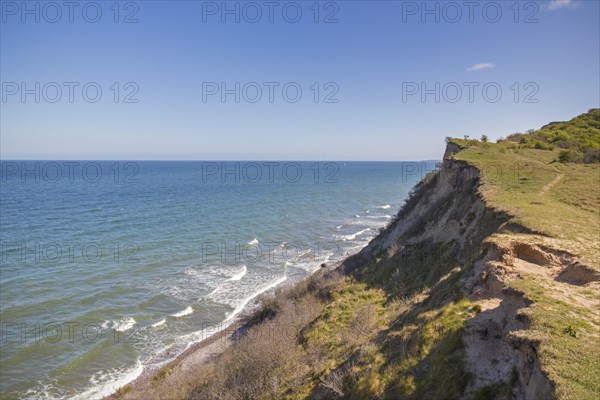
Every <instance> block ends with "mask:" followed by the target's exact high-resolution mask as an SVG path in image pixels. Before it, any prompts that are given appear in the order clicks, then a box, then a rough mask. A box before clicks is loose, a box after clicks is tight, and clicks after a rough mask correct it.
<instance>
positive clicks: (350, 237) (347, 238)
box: [340, 228, 371, 241]
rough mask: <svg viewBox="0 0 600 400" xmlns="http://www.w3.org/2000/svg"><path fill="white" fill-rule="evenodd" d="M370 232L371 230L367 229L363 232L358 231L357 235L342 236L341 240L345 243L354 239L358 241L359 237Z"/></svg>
mask: <svg viewBox="0 0 600 400" xmlns="http://www.w3.org/2000/svg"><path fill="white" fill-rule="evenodd" d="M370 230H371V228H365V229H363V230H361V231H358V232H356V233H353V234H351V235H345V236H340V239H342V240H343V241H347V240H354V239H356V238H357V236H360V235H362V234H363V233H365V232H368V231H370Z"/></svg>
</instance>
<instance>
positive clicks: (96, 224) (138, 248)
mask: <svg viewBox="0 0 600 400" xmlns="http://www.w3.org/2000/svg"><path fill="white" fill-rule="evenodd" d="M434 168H435V162H419V163H415V162H410V163H402V162H377V163H375V162H334V163H328V162H283V161H282V162H232V161H228V162H200V161H190V162H167V161H164V162H163V161H140V162H125V161H118V162H115V161H98V162H90V161H78V162H72V161H71V162H67V161H27V162H21V161H3V162H2V170H1V190H0V250H1V257H2V258H1V265H0V324H1V325H0V328H1V329H0V333H1V338H0V346H1V352H0V369H1V371H0V397H1V398H18V399H20V398H24V399H26V398H32V399H40V398H42V399H51V398H82V399H83V398H85V399H88V398H100V397H102V396H103V395H107V394H110V393H111V392H112V391H113V390H114V389H115V388H116V387H118V386H120V385H122V384H124V383H126V382H127V381H128V380H131V379H133V378H135V377H136V376H137V375H139V374H140V373H141V371H142V369H143V368H144V367H147V366H151V365H156V364H160V363H161V362H165V360H168V359H170V358H172V357H174V356H176V355H177V354H178V353H180V352H181V351H183V350H184V349H185V348H186V347H187V346H188V345H189V344H190V343H192V342H194V341H198V340H201V339H203V338H205V337H207V336H208V335H210V334H211V333H214V332H215V331H216V330H217V329H220V328H218V327H224V326H226V325H227V324H230V323H233V322H234V321H235V317H236V316H237V315H239V313H240V312H242V311H243V310H244V307H251V306H252V305H253V304H254V301H255V300H256V297H257V296H258V295H259V294H260V293H263V292H265V291H266V290H269V289H271V288H273V287H276V286H277V285H280V284H285V283H290V282H293V281H295V280H298V279H300V278H302V277H303V276H306V275H307V274H309V273H311V272H313V271H315V270H316V269H318V268H319V266H320V264H321V263H323V262H334V261H337V260H341V259H343V258H344V257H346V256H347V255H349V254H352V253H354V252H357V251H358V250H360V248H361V247H363V246H364V245H365V244H366V243H368V241H369V240H370V239H372V238H373V237H374V236H375V235H376V234H377V232H378V229H379V228H381V227H383V226H385V225H386V224H387V223H388V222H389V220H390V219H391V218H392V216H393V215H394V214H395V213H396V212H397V211H398V209H399V208H400V206H401V205H402V203H403V201H404V200H405V199H406V197H407V195H408V193H409V191H410V189H411V188H412V186H414V184H415V183H416V182H418V181H419V180H420V179H421V178H422V177H423V176H424V175H425V174H426V173H427V172H429V171H432V170H433V169H434ZM216 327H217V328H216Z"/></svg>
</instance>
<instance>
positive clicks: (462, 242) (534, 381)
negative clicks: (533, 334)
mask: <svg viewBox="0 0 600 400" xmlns="http://www.w3.org/2000/svg"><path fill="white" fill-rule="evenodd" d="M457 151H459V148H458V146H456V145H452V144H451V145H449V146H448V149H447V150H446V154H445V156H444V158H445V160H444V162H443V164H442V166H441V168H440V169H439V171H437V172H436V173H434V174H431V175H430V176H428V177H427V178H426V179H425V180H424V182H423V183H422V184H421V185H420V186H419V187H418V188H416V190H415V191H414V192H413V194H412V195H411V197H410V198H409V199H408V201H407V203H406V204H405V206H404V207H403V208H402V210H401V211H400V212H399V214H398V216H397V217H396V219H395V220H394V221H393V222H392V223H391V224H390V225H389V226H388V227H387V228H386V229H385V230H384V231H382V233H381V234H380V235H379V236H377V237H376V238H375V239H374V240H373V241H372V242H371V243H370V244H369V245H368V246H367V247H365V248H364V249H363V250H362V251H361V252H360V253H359V254H357V255H356V256H354V257H352V258H350V259H348V260H346V262H345V263H344V264H343V268H344V271H345V273H346V274H352V273H355V272H357V271H360V270H361V268H365V266H366V265H368V264H369V263H370V262H371V261H372V260H373V259H377V258H381V257H386V258H388V259H389V260H392V263H394V262H396V263H397V267H396V268H399V269H411V268H423V266H415V265H414V263H411V262H408V261H409V260H411V258H410V254H409V253H413V252H414V249H415V248H418V249H419V251H424V252H426V253H427V252H428V253H431V254H433V255H434V257H433V258H432V259H431V260H430V263H432V264H434V265H430V267H431V268H432V269H439V270H440V271H438V273H435V272H433V275H434V276H435V277H434V278H433V279H430V280H429V282H427V284H426V285H434V286H435V285H438V284H439V280H438V279H437V277H438V276H440V275H441V276H442V279H443V277H444V274H445V273H447V272H448V270H449V268H450V267H451V266H448V265H446V263H445V262H444V261H443V260H444V259H448V258H449V257H450V258H451V259H452V260H453V261H454V264H452V265H458V266H459V267H458V268H459V271H458V275H459V276H460V278H459V279H457V280H456V286H457V287H458V290H460V292H462V293H463V294H464V295H465V296H466V297H468V298H469V300H470V301H472V302H473V303H475V304H476V305H477V308H478V311H479V312H478V313H477V314H476V315H475V316H473V317H471V318H468V319H467V320H466V321H465V328H464V330H463V331H462V340H463V342H464V346H465V347H464V351H465V357H466V359H465V367H466V369H467V372H468V374H469V375H470V378H469V379H468V382H467V383H466V386H465V387H464V392H463V397H465V398H471V397H472V396H473V395H474V393H476V392H478V391H482V390H483V391H485V390H486V389H489V388H492V389H490V390H491V391H500V392H502V391H505V392H506V393H507V396H508V393H511V394H512V396H514V397H513V398H516V399H552V398H555V397H556V396H555V388H554V384H553V383H552V382H551V381H550V380H549V379H548V377H547V375H546V373H545V372H544V371H543V370H542V368H541V366H540V362H539V360H538V355H537V354H538V346H539V341H538V340H533V339H531V338H530V337H529V335H528V331H527V330H528V328H529V320H528V317H527V313H526V312H523V310H526V309H527V307H528V306H529V305H531V303H532V301H531V300H530V299H528V298H527V297H526V296H525V295H524V294H523V293H522V292H520V291H519V290H516V289H514V288H512V287H510V281H511V277H512V276H514V275H515V274H519V272H520V270H526V269H527V266H525V267H523V265H521V266H519V263H515V261H514V260H515V259H518V260H522V259H523V260H527V261H525V262H526V263H528V264H534V265H535V263H542V262H545V260H546V259H547V258H548V257H550V258H552V257H554V258H555V261H556V263H557V264H561V265H563V266H564V267H566V266H568V265H571V264H570V263H571V261H572V260H569V256H568V255H567V254H562V255H556V254H555V255H552V254H551V253H550V252H549V250H548V249H546V251H544V250H541V249H540V248H539V247H536V246H532V245H529V244H527V243H523V242H521V241H520V239H518V238H516V237H515V239H514V240H508V242H509V243H510V245H505V244H504V243H506V242H507V240H506V238H507V237H511V235H512V234H514V235H517V236H518V235H521V234H523V233H526V232H527V231H528V230H527V229H526V228H524V227H521V226H518V225H516V224H514V223H511V219H510V216H509V215H507V214H506V213H504V212H501V211H498V210H494V209H493V208H491V207H490V206H487V205H486V203H485V200H484V198H483V196H482V194H481V193H480V190H479V186H480V183H481V182H480V171H479V170H478V169H477V168H475V167H473V166H471V165H469V164H467V163H466V162H464V161H458V160H453V159H452V155H453V154H454V153H456V152H457ZM496 236H498V237H502V238H503V240H497V239H496ZM423 257H425V255H422V256H421V258H423ZM557 257H558V258H557ZM560 257H563V258H562V259H559V258H560ZM367 268H368V267H367ZM491 398H493V397H491ZM498 398H502V397H498Z"/></svg>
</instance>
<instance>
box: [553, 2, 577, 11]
mask: <svg viewBox="0 0 600 400" xmlns="http://www.w3.org/2000/svg"><path fill="white" fill-rule="evenodd" d="M573 6H575V2H574V1H573V0H551V1H550V4H548V10H558V9H559V8H566V7H573Z"/></svg>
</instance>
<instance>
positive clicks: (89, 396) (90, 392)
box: [72, 359, 144, 400]
mask: <svg viewBox="0 0 600 400" xmlns="http://www.w3.org/2000/svg"><path fill="white" fill-rule="evenodd" d="M143 371H144V367H143V366H142V363H141V361H140V360H139V359H138V360H137V361H136V364H135V365H134V366H133V367H131V368H129V369H122V368H115V369H111V370H107V371H100V372H97V373H95V374H94V375H93V376H92V377H91V378H90V383H91V387H90V388H89V389H87V390H86V391H85V392H83V393H81V394H79V395H77V396H75V397H72V399H73V400H96V399H103V398H105V397H106V396H110V395H111V394H113V393H114V392H115V391H116V390H117V389H119V388H120V387H122V386H124V385H126V384H128V383H129V382H131V381H133V380H135V379H136V378H137V377H138V376H140V375H141V374H142V372H143Z"/></svg>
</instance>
